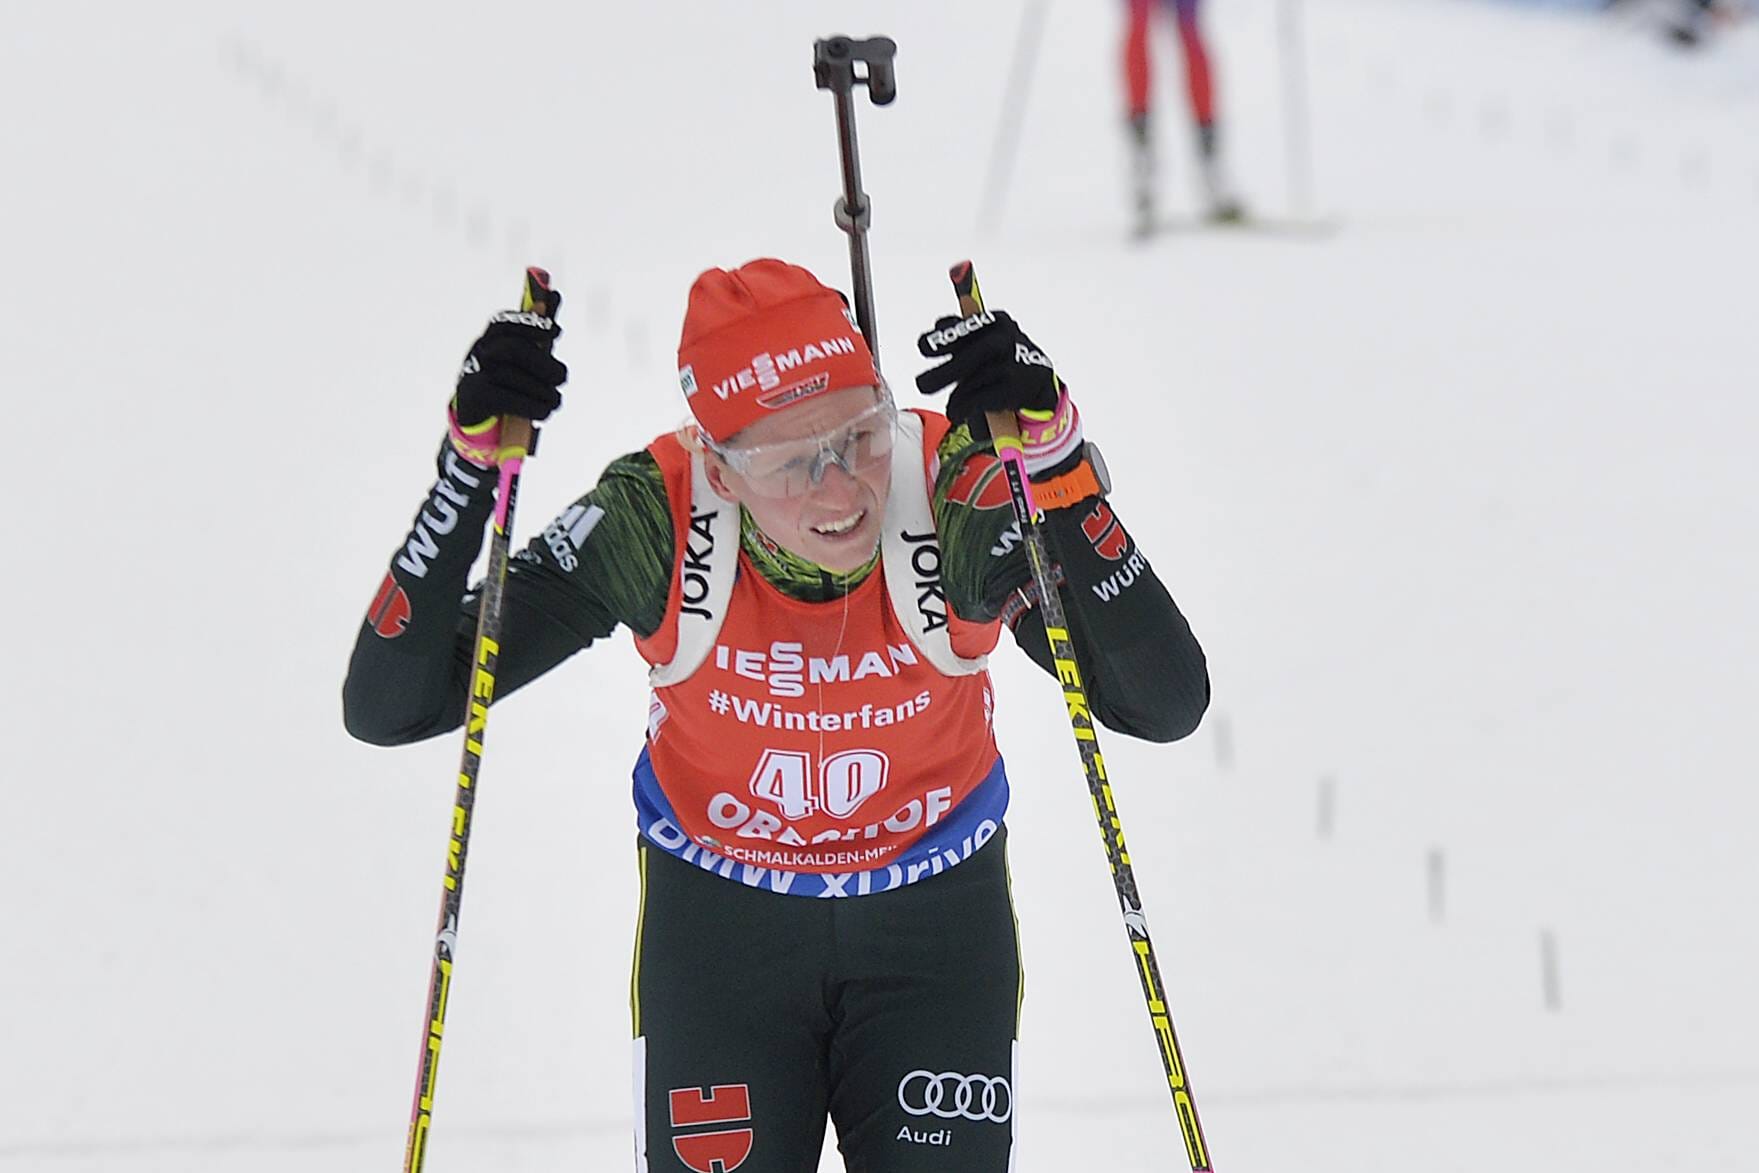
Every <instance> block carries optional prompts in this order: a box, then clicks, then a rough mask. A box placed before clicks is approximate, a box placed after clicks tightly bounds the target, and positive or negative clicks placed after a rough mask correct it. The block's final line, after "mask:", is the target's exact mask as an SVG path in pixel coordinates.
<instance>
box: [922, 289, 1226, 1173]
mask: <svg viewBox="0 0 1759 1173" xmlns="http://www.w3.org/2000/svg"><path fill="white" fill-rule="evenodd" d="M948 275H949V276H950V277H952V279H953V290H954V292H955V293H957V294H958V295H959V312H960V313H962V314H965V315H966V316H970V315H972V314H981V313H983V312H984V311H983V293H982V291H981V290H979V289H978V287H977V272H976V270H974V269H973V268H972V267H971V262H970V261H960V262H959V263H958V264H956V265H954V266H953V267H952V269H951V270H950V271H949V273H948ZM985 418H986V420H987V421H988V423H989V434H990V438H991V439H992V440H993V441H994V443H995V448H996V455H997V457H998V458H1000V460H1001V462H1002V469H1003V472H1004V473H1005V474H1006V476H1007V478H1008V496H1009V499H1010V500H1011V501H1012V503H1013V506H1014V520H1015V521H1017V522H1019V524H1020V534H1021V536H1022V537H1023V538H1024V539H1025V545H1026V560H1027V562H1028V563H1029V564H1030V565H1031V567H1032V578H1033V581H1034V582H1035V583H1036V584H1037V585H1038V595H1039V603H1038V607H1039V614H1040V615H1042V616H1043V618H1044V634H1045V637H1046V638H1047V639H1049V640H1050V648H1051V659H1052V660H1053V661H1054V662H1055V666H1056V670H1057V679H1058V680H1059V681H1061V682H1062V685H1063V701H1064V704H1065V705H1066V706H1067V707H1068V710H1069V727H1070V730H1071V732H1073V733H1074V734H1075V747H1076V749H1078V750H1079V751H1080V752H1081V768H1082V770H1083V771H1084V772H1085V773H1086V775H1087V792H1088V794H1089V795H1090V796H1091V797H1092V799H1093V815H1094V818H1096V819H1097V820H1098V821H1099V834H1100V838H1101V840H1103V841H1104V843H1105V854H1106V861H1107V862H1108V863H1110V864H1111V868H1112V886H1113V887H1114V888H1115V889H1116V890H1117V893H1118V905H1119V907H1120V908H1121V909H1122V910H1123V913H1124V929H1125V931H1126V932H1128V933H1129V935H1130V947H1131V949H1132V950H1134V951H1135V953H1136V971H1137V977H1139V978H1141V979H1142V996H1143V998H1144V999H1145V1000H1146V1001H1147V1003H1148V1017H1149V1020H1150V1021H1151V1022H1152V1023H1153V1024H1154V1034H1155V1038H1156V1040H1157V1042H1158V1045H1159V1049H1160V1061H1161V1066H1162V1068H1164V1069H1165V1071H1166V1076H1167V1085H1168V1087H1170V1088H1171V1089H1172V1093H1173V1111H1174V1113H1175V1114H1176V1115H1177V1116H1178V1118H1179V1132H1180V1133H1181V1134H1182V1135H1183V1137H1184V1139H1185V1156H1186V1157H1187V1158H1188V1159H1189V1160H1190V1162H1191V1169H1192V1173H1208V1171H1209V1170H1211V1169H1212V1168H1213V1166H1212V1165H1211V1164H1210V1160H1209V1145H1208V1144H1207V1143H1206V1142H1205V1141H1204V1139H1203V1125H1202V1123H1201V1122H1200V1121H1199V1120H1198V1119H1197V1100H1196V1099H1195V1097H1194V1094H1193V1092H1192V1090H1191V1081H1190V1079H1189V1078H1188V1077H1187V1075H1186V1074H1185V1057H1184V1055H1183V1054H1182V1053H1181V1052H1180V1050H1179V1039H1178V1036H1177V1035H1175V1034H1174V1033H1173V1018H1172V1012H1171V1011H1170V1010H1168V1009H1167V1004H1166V986H1165V985H1164V984H1163V983H1162V982H1161V979H1160V963H1159V962H1158V961H1156V960H1155V956H1154V943H1153V942H1152V941H1150V940H1149V937H1148V918H1147V917H1145V916H1144V915H1143V913H1142V898H1141V895H1140V894H1139V893H1138V892H1137V890H1136V873H1135V870H1134V869H1132V868H1131V866H1130V849H1129V848H1128V847H1126V846H1125V845H1124V825H1123V822H1122V820H1121V819H1120V818H1119V816H1118V808H1117V804H1116V803H1115V802H1113V801H1112V787H1111V783H1110V782H1108V781H1107V780H1106V772H1105V758H1104V757H1103V756H1102V755H1101V753H1100V751H1099V732H1098V730H1096V729H1095V728H1094V725H1093V717H1092V712H1091V709H1090V707H1089V705H1088V703H1087V690H1086V689H1085V688H1084V687H1083V686H1082V683H1081V669H1080V667H1079V666H1078V665H1077V663H1076V661H1075V645H1074V643H1073V642H1071V640H1070V638H1069V625H1068V620H1067V619H1066V618H1065V616H1064V614H1063V599H1062V596H1061V595H1060V594H1058V593H1057V584H1056V582H1055V581H1054V580H1053V579H1052V577H1051V562H1050V556H1049V554H1048V553H1047V552H1046V549H1045V542H1044V530H1043V528H1042V527H1041V525H1040V523H1041V522H1042V521H1043V519H1044V512H1043V511H1042V510H1041V509H1039V508H1038V505H1037V503H1036V502H1034V501H1033V499H1032V482H1031V481H1030V480H1029V479H1028V478H1027V475H1026V452H1025V449H1024V447H1023V446H1022V444H1021V442H1020V425H1019V423H1018V421H1017V420H1015V418H1014V415H1013V413H1012V412H1009V411H992V412H989V413H988V414H987V416H986V417H985Z"/></svg>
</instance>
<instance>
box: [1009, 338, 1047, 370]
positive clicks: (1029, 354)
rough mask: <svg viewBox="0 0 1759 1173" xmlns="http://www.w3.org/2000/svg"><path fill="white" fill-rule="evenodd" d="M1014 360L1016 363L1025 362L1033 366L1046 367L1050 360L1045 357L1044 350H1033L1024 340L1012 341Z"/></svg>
mask: <svg viewBox="0 0 1759 1173" xmlns="http://www.w3.org/2000/svg"><path fill="white" fill-rule="evenodd" d="M1014 361H1015V362H1018V363H1027V364H1030V365H1031V366H1035V367H1048V366H1050V365H1051V360H1050V359H1048V358H1046V357H1045V353H1044V351H1042V350H1034V349H1032V347H1030V346H1028V345H1026V344H1025V343H1024V342H1016V343H1014Z"/></svg>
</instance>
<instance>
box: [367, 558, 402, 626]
mask: <svg viewBox="0 0 1759 1173" xmlns="http://www.w3.org/2000/svg"><path fill="white" fill-rule="evenodd" d="M366 621H367V622H368V623H370V624H372V625H373V630H374V631H375V632H377V633H378V634H379V635H380V636H381V637H382V638H384V639H396V638H397V637H398V636H400V635H402V634H403V632H404V630H405V629H406V628H407V627H408V626H409V596H408V595H406V594H404V593H403V588H402V587H400V586H398V585H397V580H396V579H395V578H393V577H391V575H389V574H387V575H385V581H384V582H382V583H380V584H379V593H378V594H376V595H374V596H373V605H372V606H371V607H368V608H367V611H366Z"/></svg>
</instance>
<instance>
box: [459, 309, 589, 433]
mask: <svg viewBox="0 0 1759 1173" xmlns="http://www.w3.org/2000/svg"><path fill="white" fill-rule="evenodd" d="M561 307H562V295H561V294H560V293H557V292H556V291H555V290H553V289H552V290H550V291H549V297H548V306H547V307H546V309H547V312H546V313H538V312H536V311H534V310H502V311H501V312H500V313H498V314H496V315H495V316H494V317H492V318H490V319H489V324H488V328H487V329H485V330H484V331H483V333H482V337H481V338H478V339H477V340H476V342H475V344H474V345H472V346H471V348H470V353H469V354H468V355H466V356H465V359H464V366H463V367H461V368H459V371H458V390H457V392H456V393H455V394H454V395H453V396H452V405H451V407H450V409H449V410H448V411H447V413H446V415H447V419H448V420H449V421H450V435H451V438H452V446H453V447H454V448H456V449H457V450H458V454H459V455H460V456H462V457H464V459H466V460H468V461H470V462H471V463H472V464H474V465H476V466H477V467H479V468H494V467H495V465H497V464H498V463H500V460H501V417H502V416H505V415H514V416H520V417H522V418H524V419H528V420H533V421H536V420H541V419H547V418H549V415H550V413H551V412H553V411H555V410H556V409H557V408H558V407H560V406H562V391H561V386H562V384H563V383H566V382H567V381H568V367H567V366H566V365H565V364H564V363H563V362H562V361H561V360H560V359H558V358H556V357H555V356H554V355H553V354H551V353H550V350H551V348H552V347H553V346H554V345H555V342H556V339H557V338H558V337H560V336H561V334H562V328H561V327H560V326H558V325H557V324H556V311H557V310H559V309H560V308H561Z"/></svg>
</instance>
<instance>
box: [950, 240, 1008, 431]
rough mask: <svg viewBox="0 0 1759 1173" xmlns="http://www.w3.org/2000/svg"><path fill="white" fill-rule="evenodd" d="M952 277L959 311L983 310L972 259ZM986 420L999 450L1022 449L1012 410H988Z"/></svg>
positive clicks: (968, 313)
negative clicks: (957, 296)
mask: <svg viewBox="0 0 1759 1173" xmlns="http://www.w3.org/2000/svg"><path fill="white" fill-rule="evenodd" d="M947 276H948V277H950V278H951V279H952V282H953V292H954V293H956V294H958V295H959V312H960V313H962V314H964V315H965V316H966V317H970V316H971V315H972V314H981V313H982V312H983V291H982V290H981V289H979V288H978V287H977V270H976V269H975V268H973V267H972V265H971V262H970V261H960V262H959V263H958V264H956V265H954V266H953V267H952V268H950V269H948V270H947ZM983 418H984V422H986V423H987V424H989V436H990V440H991V441H992V442H994V444H995V446H996V448H997V449H998V450H1000V449H1003V448H1014V449H1020V448H1022V445H1021V443H1020V421H1019V420H1018V419H1017V418H1015V416H1014V413H1013V412H1011V411H986V412H984V414H983Z"/></svg>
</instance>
